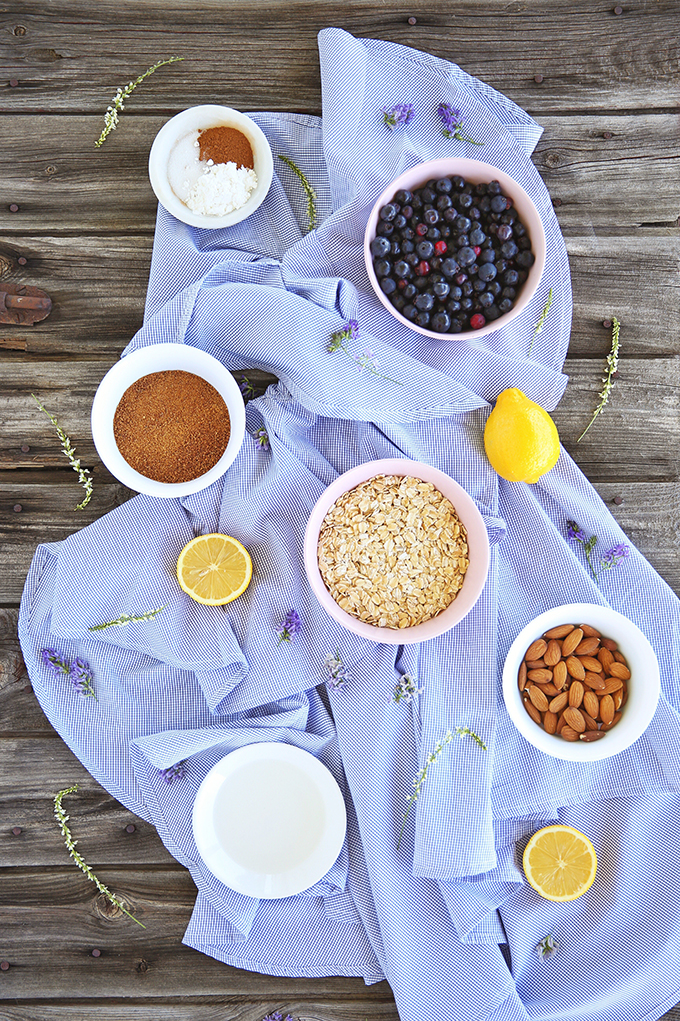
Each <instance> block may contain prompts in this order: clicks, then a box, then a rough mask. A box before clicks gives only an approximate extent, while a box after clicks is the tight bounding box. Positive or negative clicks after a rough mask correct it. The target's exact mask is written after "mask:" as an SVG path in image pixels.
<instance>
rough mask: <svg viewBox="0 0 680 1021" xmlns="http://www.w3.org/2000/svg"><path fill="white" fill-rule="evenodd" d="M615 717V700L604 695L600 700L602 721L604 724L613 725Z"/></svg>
mask: <svg viewBox="0 0 680 1021" xmlns="http://www.w3.org/2000/svg"><path fill="white" fill-rule="evenodd" d="M615 715H616V709H615V708H614V699H613V698H612V697H611V695H604V696H603V697H602V698H601V699H600V719H601V720H602V722H603V723H611V722H612V720H613V719H614V716H615Z"/></svg>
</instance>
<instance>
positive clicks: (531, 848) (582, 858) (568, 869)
mask: <svg viewBox="0 0 680 1021" xmlns="http://www.w3.org/2000/svg"><path fill="white" fill-rule="evenodd" d="M522 864H523V865H524V874H525V876H526V877H527V880H528V881H529V883H530V884H531V886H533V888H534V890H536V891H537V892H538V893H540V895H541V897H545V898H546V900H576V898H577V897H580V896H581V894H584V893H585V892H586V890H589V889H590V887H591V886H592V885H593V880H594V879H595V872H596V871H597V855H596V854H595V848H594V847H593V845H592V844H591V842H590V841H589V840H588V837H586V836H584V835H583V833H579V831H578V830H575V829H573V828H572V827H571V826H561V825H556V826H546V827H545V829H542V830H539V831H538V833H534V835H533V837H532V838H531V840H530V841H529V843H528V844H527V846H526V848H525V849H524V859H523V862H522Z"/></svg>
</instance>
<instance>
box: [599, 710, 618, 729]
mask: <svg viewBox="0 0 680 1021" xmlns="http://www.w3.org/2000/svg"><path fill="white" fill-rule="evenodd" d="M620 719H621V713H616V714H615V716H614V719H613V720H612V722H611V723H603V724H602V730H611V729H612V727H615V726H616V724H617V723H618V722H619V720H620Z"/></svg>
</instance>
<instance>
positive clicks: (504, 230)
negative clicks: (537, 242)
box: [496, 223, 512, 241]
mask: <svg viewBox="0 0 680 1021" xmlns="http://www.w3.org/2000/svg"><path fill="white" fill-rule="evenodd" d="M496 237H497V238H498V240H499V241H509V240H510V238H511V237H512V227H511V226H510V224H509V223H502V224H501V225H500V226H499V227H498V228H497V229H496Z"/></svg>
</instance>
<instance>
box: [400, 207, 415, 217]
mask: <svg viewBox="0 0 680 1021" xmlns="http://www.w3.org/2000/svg"><path fill="white" fill-rule="evenodd" d="M401 213H402V216H405V217H406V219H407V220H410V219H411V217H412V216H413V206H402V207H401Z"/></svg>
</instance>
